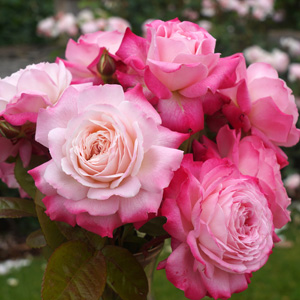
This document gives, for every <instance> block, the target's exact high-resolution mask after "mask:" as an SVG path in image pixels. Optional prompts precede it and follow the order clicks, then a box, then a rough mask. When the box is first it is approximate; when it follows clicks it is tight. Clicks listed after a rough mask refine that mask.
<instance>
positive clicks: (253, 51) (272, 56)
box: [244, 45, 290, 72]
mask: <svg viewBox="0 0 300 300" xmlns="http://www.w3.org/2000/svg"><path fill="white" fill-rule="evenodd" d="M244 53H245V58H246V59H247V61H248V62H249V63H255V62H264V63H267V64H270V65H271V66H273V68H274V69H276V70H277V71H278V72H285V71H286V70H287V69H288V66H289V63H290V59H289V56H288V55H287V53H285V52H283V51H281V50H279V49H277V48H275V49H273V50H272V52H268V51H265V50H264V49H262V48H261V47H259V46H256V45H254V46H251V47H248V48H246V49H245V50H244Z"/></svg>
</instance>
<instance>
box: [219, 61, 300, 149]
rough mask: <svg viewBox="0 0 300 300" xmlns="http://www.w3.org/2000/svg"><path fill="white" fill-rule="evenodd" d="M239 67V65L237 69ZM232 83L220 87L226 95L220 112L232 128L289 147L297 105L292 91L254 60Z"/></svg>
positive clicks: (295, 131)
mask: <svg viewBox="0 0 300 300" xmlns="http://www.w3.org/2000/svg"><path fill="white" fill-rule="evenodd" d="M241 70H242V69H241ZM238 77H239V78H240V80H239V81H238V82H237V83H236V85H235V86H234V87H231V88H228V89H222V90H220V94H222V95H223V96H224V98H226V102H227V104H226V105H224V106H223V113H224V114H225V115H226V117H227V119H228V120H229V122H230V123H231V125H232V126H233V127H234V128H242V129H243V130H244V131H246V132H247V131H249V130H250V129H251V132H252V134H253V135H257V136H259V137H260V138H261V139H263V140H264V142H265V143H270V144H271V143H272V144H273V145H275V146H284V147H290V146H293V145H295V144H296V143H298V141H299V136H300V131H299V129H297V128H296V122H297V119H298V109H297V107H296V104H295V98H294V96H293V95H292V91H291V90H290V89H289V88H288V87H287V85H286V83H285V82H284V81H283V80H281V79H279V78H278V74H277V71H276V70H275V69H273V68H272V67H271V66H270V65H268V64H265V63H254V64H252V65H250V66H249V67H248V69H247V70H246V71H244V73H240V74H239V75H238Z"/></svg>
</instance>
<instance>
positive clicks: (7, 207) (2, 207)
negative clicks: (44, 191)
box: [0, 197, 36, 218]
mask: <svg viewBox="0 0 300 300" xmlns="http://www.w3.org/2000/svg"><path fill="white" fill-rule="evenodd" d="M31 216H36V212H35V206H34V203H33V201H31V200H27V199H21V198H13V197H0V218H21V217H31Z"/></svg>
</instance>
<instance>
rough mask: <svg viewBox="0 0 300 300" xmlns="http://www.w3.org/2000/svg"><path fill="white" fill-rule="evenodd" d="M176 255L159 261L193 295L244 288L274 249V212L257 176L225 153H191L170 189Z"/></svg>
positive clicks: (165, 208)
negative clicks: (202, 156) (204, 156)
mask: <svg viewBox="0 0 300 300" xmlns="http://www.w3.org/2000/svg"><path fill="white" fill-rule="evenodd" d="M164 198H165V199H164V202H163V205H162V215H164V216H166V217H167V222H166V224H165V225H164V228H165V230H166V231H167V232H168V233H169V234H170V235H171V237H172V250H173V252H172V253H171V255H170V256H169V257H168V258H167V259H166V260H165V261H163V262H161V263H160V264H159V266H158V268H159V269H161V268H165V269H166V275H167V278H168V280H169V281H171V282H172V283H173V284H174V285H175V286H176V287H177V288H179V289H181V290H183V291H184V292H185V296H186V297H187V298H189V299H193V300H197V299H202V298H203V297H205V296H210V297H213V298H214V299H217V298H221V299H228V298H230V296H231V295H232V294H233V293H237V292H241V291H243V290H245V289H246V288H247V286H248V283H249V282H250V277H251V275H252V274H251V273H252V272H254V271H257V270H258V269H260V268H261V267H262V266H263V265H264V264H265V263H266V261H267V259H268V257H269V255H270V253H271V252H272V247H273V239H272V235H273V233H274V229H273V222H272V213H271V211H270V209H269V207H268V202H267V199H266V198H265V196H264V194H263V193H262V192H261V191H260V189H259V186H258V185H257V184H256V181H255V180H254V179H252V178H251V177H247V176H243V175H241V174H240V172H239V171H238V169H237V168H236V167H235V166H234V165H233V164H231V163H230V162H229V161H228V160H226V159H209V160H207V161H205V162H203V163H202V162H195V161H193V160H192V155H191V154H188V155H186V156H185V158H184V159H183V162H182V165H181V168H180V169H179V170H178V171H176V172H175V175H174V177H173V180H172V181H171V184H170V186H169V187H168V188H167V189H166V190H165V195H164Z"/></svg>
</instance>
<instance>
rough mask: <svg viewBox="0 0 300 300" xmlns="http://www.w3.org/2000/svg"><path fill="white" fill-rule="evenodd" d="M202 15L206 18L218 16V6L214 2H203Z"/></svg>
mask: <svg viewBox="0 0 300 300" xmlns="http://www.w3.org/2000/svg"><path fill="white" fill-rule="evenodd" d="M201 5H202V7H201V14H202V15H203V16H205V17H213V16H214V15H215V14H216V5H215V3H214V1H212V0H203V1H202V2H201Z"/></svg>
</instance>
